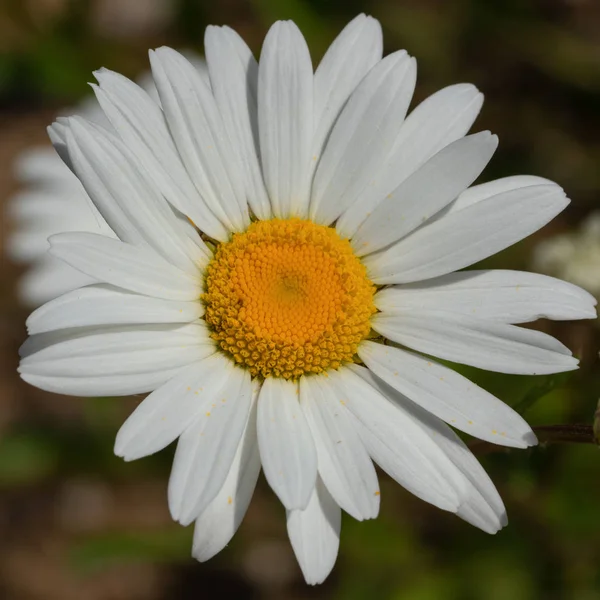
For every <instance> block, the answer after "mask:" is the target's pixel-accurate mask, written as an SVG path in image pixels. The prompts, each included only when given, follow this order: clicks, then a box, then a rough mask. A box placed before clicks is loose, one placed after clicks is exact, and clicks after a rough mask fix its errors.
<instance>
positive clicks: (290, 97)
mask: <svg viewBox="0 0 600 600" xmlns="http://www.w3.org/2000/svg"><path fill="white" fill-rule="evenodd" d="M258 126H259V138H260V153H261V161H262V170H263V176H264V179H265V184H266V186H267V190H268V192H269V197H270V199H271V206H272V209H273V213H274V215H275V216H276V217H278V218H282V219H287V218H290V217H293V216H296V217H305V216H306V214H307V211H308V193H309V181H308V173H309V161H310V151H311V141H312V133H313V72H312V64H311V60H310V53H309V51H308V47H307V45H306V41H305V40H304V38H303V37H302V34H301V33H300V30H299V29H298V28H297V27H296V25H295V24H294V23H292V22H291V21H279V22H277V23H275V24H274V25H273V26H272V27H271V29H269V33H267V36H266V38H265V41H264V44H263V47H262V52H261V55H260V63H259V67H258Z"/></svg>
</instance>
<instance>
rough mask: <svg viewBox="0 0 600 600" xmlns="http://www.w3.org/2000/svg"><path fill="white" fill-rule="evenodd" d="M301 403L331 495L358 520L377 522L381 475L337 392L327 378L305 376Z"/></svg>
mask: <svg viewBox="0 0 600 600" xmlns="http://www.w3.org/2000/svg"><path fill="white" fill-rule="evenodd" d="M300 401H301V403H302V408H303V409H304V411H305V414H306V418H307V420H308V423H309V425H310V428H311V431H312V434H313V439H314V441H315V446H316V449H317V460H318V468H319V474H320V476H321V478H322V479H323V482H324V483H325V485H326V486H327V489H328V490H329V493H330V494H331V495H332V496H333V498H334V499H335V501H336V502H337V503H338V504H339V505H340V506H341V507H342V508H343V509H344V510H345V511H346V512H347V513H349V514H350V515H352V516H353V517H354V518H355V519H358V520H359V521H362V520H363V519H374V518H375V517H376V516H377V514H378V512H379V484H378V481H377V473H376V472H375V468H374V467H373V463H372V462H371V459H370V458H369V455H368V453H367V451H366V449H365V447H364V445H363V443H362V441H361V439H360V437H359V435H358V432H357V431H356V428H355V427H354V424H353V423H352V421H351V419H350V417H349V415H348V414H347V412H346V411H345V409H344V408H343V406H341V405H340V403H339V402H338V400H337V399H336V396H335V392H334V391H333V390H332V389H331V388H330V387H329V386H327V381H326V379H325V378H323V377H319V376H317V377H302V378H301V379H300Z"/></svg>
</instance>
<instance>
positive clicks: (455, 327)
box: [371, 310, 578, 375]
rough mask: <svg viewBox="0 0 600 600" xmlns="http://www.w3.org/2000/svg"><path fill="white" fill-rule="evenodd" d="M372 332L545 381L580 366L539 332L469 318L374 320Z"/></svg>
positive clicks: (411, 315)
mask: <svg viewBox="0 0 600 600" xmlns="http://www.w3.org/2000/svg"><path fill="white" fill-rule="evenodd" d="M371 326H372V327H373V329H374V330H375V331H377V332H379V333H381V334H382V335H384V336H386V337H387V338H389V339H390V340H393V341H394V342H397V343H399V344H402V345H403V346H407V347H409V348H413V349H414V350H418V351H419V352H424V353H425V354H430V355H432V356H437V357H439V358H444V359H446V360H451V361H453V362H457V363H462V364H465V365H471V366H473V367H479V368H480V369H487V370H488V371H497V372H499V373H516V374H521V375H543V374H547V373H560V372H562V371H571V370H573V369H576V368H577V364H578V360H577V359H576V358H574V357H572V356H571V352H570V350H569V349H568V348H567V347H566V346H564V345H563V344H561V343H560V342H559V341H558V340H556V339H554V338H553V337H551V336H549V335H547V334H545V333H542V332H541V331H534V330H532V329H523V328H522V327H517V326H516V325H509V324H506V323H498V322H495V321H488V320H485V319H479V318H476V317H471V316H469V315H460V314H457V313H450V312H445V311H440V310H437V311H436V310H429V311H427V310H412V311H403V312H401V313H395V314H393V315H391V314H386V315H383V314H379V315H375V316H374V317H373V319H372V320H371Z"/></svg>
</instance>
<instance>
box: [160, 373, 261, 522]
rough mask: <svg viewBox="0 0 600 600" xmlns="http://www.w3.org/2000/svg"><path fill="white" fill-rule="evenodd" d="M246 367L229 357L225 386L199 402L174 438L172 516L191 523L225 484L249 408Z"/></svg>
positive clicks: (171, 481)
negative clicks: (195, 413) (192, 416)
mask: <svg viewBox="0 0 600 600" xmlns="http://www.w3.org/2000/svg"><path fill="white" fill-rule="evenodd" d="M251 405H252V384H251V381H250V373H249V372H248V371H246V370H244V369H240V368H238V367H235V366H234V365H233V363H231V362H230V363H229V369H228V372H227V374H226V381H225V385H224V386H223V388H222V389H221V390H220V391H219V392H218V393H215V394H214V395H213V397H212V398H206V399H205V401H203V402H202V407H201V409H200V411H198V412H199V414H198V417H197V418H196V420H195V421H194V422H193V423H192V424H191V425H190V426H189V427H188V428H187V429H186V430H185V431H184V432H183V434H182V435H181V437H180V438H179V442H178V444H177V451H176V452H175V458H174V460H173V469H172V471H171V477H170V479H169V509H170V510H171V515H172V517H173V519H175V520H176V521H179V522H180V523H181V524H182V525H189V524H190V523H191V522H192V521H193V520H194V519H196V517H198V515H200V514H201V513H202V511H204V509H205V508H206V507H207V506H208V505H209V503H210V502H211V501H212V500H213V499H214V498H215V496H216V495H217V494H218V493H219V490H220V489H221V488H222V487H223V484H224V483H225V479H227V475H228V474H229V470H230V468H231V465H232V463H233V459H234V457H235V454H236V451H237V448H238V446H239V443H240V440H241V438H242V434H243V432H244V428H245V427H246V422H247V420H248V415H249V413H250V408H251Z"/></svg>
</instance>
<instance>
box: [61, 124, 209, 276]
mask: <svg viewBox="0 0 600 600" xmlns="http://www.w3.org/2000/svg"><path fill="white" fill-rule="evenodd" d="M67 144H68V147H69V155H70V156H71V159H72V161H73V165H74V167H75V171H76V173H77V175H78V177H79V178H80V180H81V182H82V183H83V185H84V187H85V188H86V191H87V192H88V194H89V195H90V197H91V198H92V200H93V202H94V204H95V205H96V208H97V209H98V211H99V212H100V214H102V216H103V217H104V219H105V220H106V222H107V223H108V224H109V225H110V226H111V228H112V229H113V230H114V231H115V233H117V235H118V236H119V238H120V239H121V240H122V241H124V242H129V243H132V244H136V245H145V246H149V247H150V248H152V249H153V250H155V251H156V252H157V253H158V254H160V255H161V256H163V257H164V258H165V259H167V260H168V261H169V262H171V263H173V264H175V265H177V266H179V267H180V268H183V269H186V270H187V271H193V270H194V269H195V268H197V267H196V264H195V263H196V262H197V261H199V260H202V261H203V262H204V263H206V261H207V260H208V258H209V257H210V251H209V250H208V248H207V247H206V245H205V244H204V242H203V241H202V240H201V239H200V236H198V235H196V240H195V243H194V244H193V245H192V244H191V243H188V242H191V240H189V237H188V236H187V235H185V234H184V232H183V231H182V228H181V227H180V224H179V221H178V220H177V219H176V217H175V214H174V213H173V211H172V209H171V208H170V207H169V205H168V204H167V203H166V202H165V201H164V199H163V198H162V196H161V195H160V194H159V193H158V191H157V190H156V189H155V188H154V186H152V185H151V182H150V181H148V180H147V179H146V178H145V177H144V176H143V174H142V173H141V172H140V170H139V168H138V167H137V165H136V159H135V155H134V154H132V152H131V151H130V150H129V149H128V148H127V147H126V146H125V145H124V144H123V143H122V142H121V141H120V140H119V139H117V138H116V137H115V136H113V135H112V134H110V133H108V132H105V131H103V130H102V129H100V128H99V127H97V126H95V125H92V124H91V123H87V122H86V121H84V120H83V119H80V118H78V117H73V118H70V119H69V129H68V131H67Z"/></svg>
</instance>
